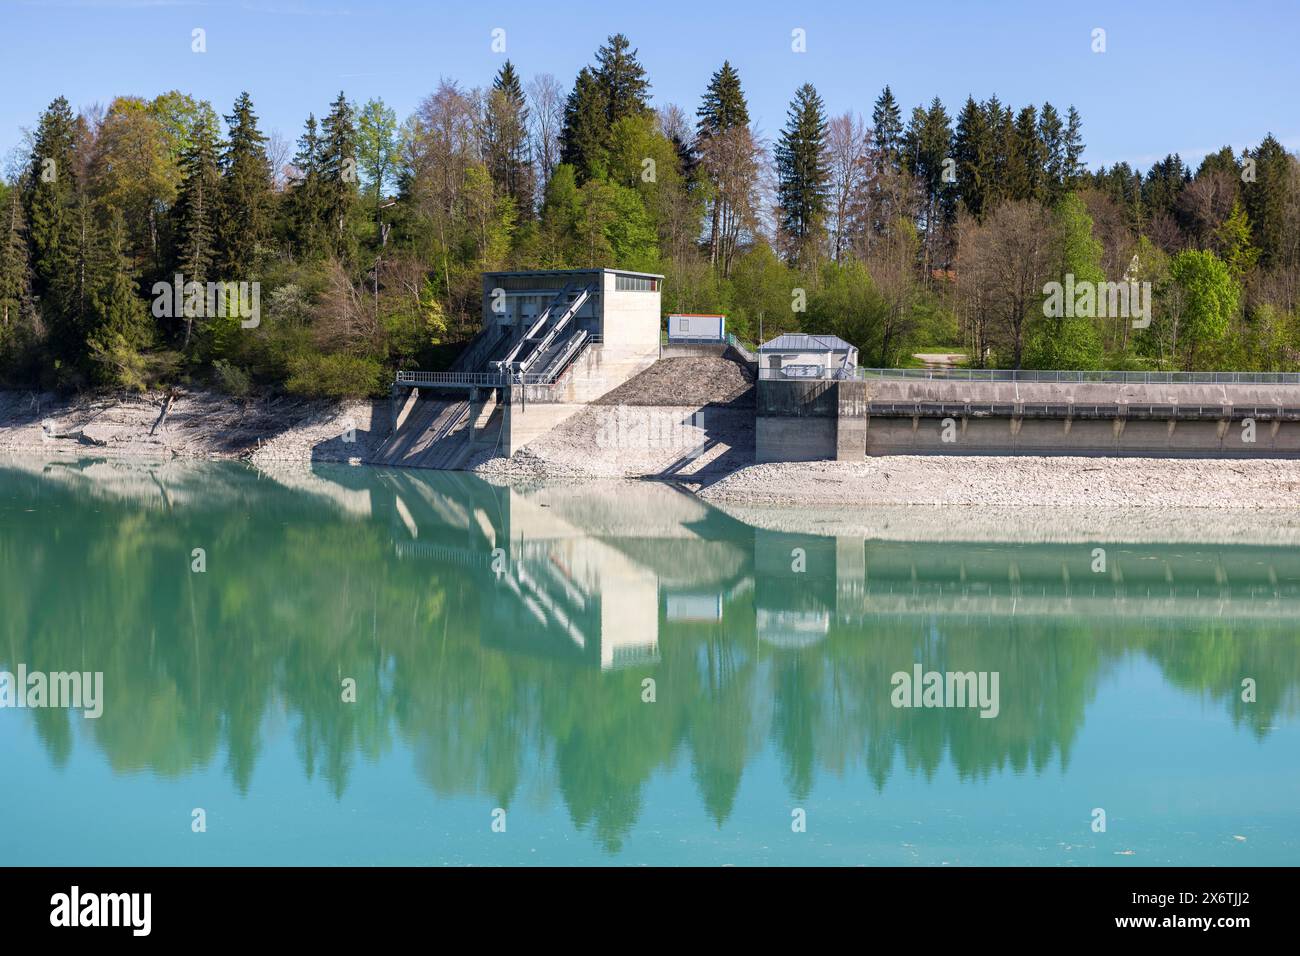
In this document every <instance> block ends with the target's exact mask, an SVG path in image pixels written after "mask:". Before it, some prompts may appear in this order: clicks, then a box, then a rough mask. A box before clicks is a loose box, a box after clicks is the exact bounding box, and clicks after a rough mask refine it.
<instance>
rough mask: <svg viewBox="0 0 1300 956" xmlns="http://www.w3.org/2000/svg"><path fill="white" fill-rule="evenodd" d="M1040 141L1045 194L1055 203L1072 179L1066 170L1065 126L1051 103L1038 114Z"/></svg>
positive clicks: (1045, 104) (1044, 106) (1044, 105)
mask: <svg viewBox="0 0 1300 956" xmlns="http://www.w3.org/2000/svg"><path fill="white" fill-rule="evenodd" d="M1038 140H1039V144H1040V146H1041V149H1042V163H1043V192H1044V194H1045V196H1046V198H1047V200H1048V201H1049V202H1055V201H1056V200H1057V199H1059V198H1060V197H1061V195H1062V193H1063V192H1064V191H1065V189H1066V188H1067V187H1066V183H1067V182H1068V180H1069V179H1070V177H1069V176H1068V175H1067V174H1066V169H1065V124H1063V123H1062V122H1061V114H1060V113H1058V112H1057V111H1056V107H1055V106H1053V105H1052V104H1051V103H1044V104H1043V109H1042V112H1041V113H1039V114H1038Z"/></svg>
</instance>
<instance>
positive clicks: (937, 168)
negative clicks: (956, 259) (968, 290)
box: [903, 96, 956, 274]
mask: <svg viewBox="0 0 1300 956" xmlns="http://www.w3.org/2000/svg"><path fill="white" fill-rule="evenodd" d="M951 154H952V129H951V125H950V123H949V120H948V112H947V110H945V109H944V107H943V103H941V102H940V101H939V98H938V97H937V96H936V97H935V98H934V100H933V101H932V102H931V103H930V108H929V109H928V110H926V109H922V108H921V107H919V106H918V107H917V108H916V109H914V110H913V111H912V118H911V121H910V122H909V123H908V126H907V129H906V131H904V133H903V165H904V166H905V167H906V168H907V170H908V172H910V173H911V174H912V175H913V176H914V177H916V180H917V182H918V183H920V185H921V190H922V209H921V214H922V220H923V222H922V223H921V225H923V226H924V233H923V242H922V249H923V252H924V259H925V263H924V265H925V268H926V272H927V274H928V272H929V268H930V265H931V264H932V263H933V262H934V261H935V260H936V258H937V256H938V249H939V244H940V242H941V239H942V235H943V230H944V229H945V227H946V226H947V225H948V224H949V223H950V222H951V220H952V216H953V213H954V212H955V206H954V204H955V200H956V189H955V188H949V187H950V186H951V185H952V184H949V183H946V182H945V181H944V173H945V168H946V167H945V161H946V160H947V159H948V158H949V157H950V156H951Z"/></svg>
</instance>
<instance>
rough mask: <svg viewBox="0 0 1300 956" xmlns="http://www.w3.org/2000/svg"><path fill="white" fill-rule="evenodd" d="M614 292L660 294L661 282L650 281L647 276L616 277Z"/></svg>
mask: <svg viewBox="0 0 1300 956" xmlns="http://www.w3.org/2000/svg"><path fill="white" fill-rule="evenodd" d="M614 290H615V291H616V292H658V291H659V280H658V279H650V278H647V277H646V276H625V275H616V276H614Z"/></svg>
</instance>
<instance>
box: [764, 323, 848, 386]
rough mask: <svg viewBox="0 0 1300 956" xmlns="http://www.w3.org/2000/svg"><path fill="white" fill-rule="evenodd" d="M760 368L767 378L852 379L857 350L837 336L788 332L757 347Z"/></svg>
mask: <svg viewBox="0 0 1300 956" xmlns="http://www.w3.org/2000/svg"><path fill="white" fill-rule="evenodd" d="M758 367H759V376H760V377H761V378H767V379H823V378H830V379H842V378H852V377H853V373H854V371H855V370H856V369H857V367H858V350H857V348H855V347H854V346H852V345H850V344H849V343H848V342H845V341H844V340H843V339H842V338H840V337H839V336H837V335H804V334H802V333H795V332H787V333H786V334H784V335H778V336H777V337H776V338H774V339H772V340H771V341H770V342H764V343H763V344H762V345H760V346H759V347H758Z"/></svg>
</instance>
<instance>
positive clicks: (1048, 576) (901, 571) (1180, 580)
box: [754, 530, 1300, 623]
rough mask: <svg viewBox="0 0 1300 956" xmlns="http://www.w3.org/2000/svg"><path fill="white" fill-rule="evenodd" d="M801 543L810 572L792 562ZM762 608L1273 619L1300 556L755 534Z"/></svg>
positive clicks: (1299, 595)
mask: <svg viewBox="0 0 1300 956" xmlns="http://www.w3.org/2000/svg"><path fill="white" fill-rule="evenodd" d="M795 549H802V551H803V553H804V555H805V558H804V560H805V564H806V570H805V571H803V572H799V571H795V570H793V568H792V563H793V561H794V558H793V557H792V552H794V550H795ZM754 565H755V571H756V574H757V575H758V578H759V587H758V589H757V593H758V595H759V598H758V607H759V609H760V613H761V612H762V611H763V610H767V611H769V612H773V611H775V610H777V609H785V610H786V611H787V612H788V611H790V610H792V609H793V610H797V611H799V612H800V613H803V614H804V615H806V616H808V617H809V619H810V620H811V619H812V618H813V617H815V616H816V614H817V613H818V612H824V613H827V614H831V613H833V614H834V616H835V617H836V618H837V619H838V620H840V621H841V622H844V623H854V622H863V621H867V620H870V619H882V618H902V619H905V618H914V617H918V616H920V617H926V618H930V617H957V618H970V619H994V618H1011V617H1021V618H1032V617H1044V616H1048V617H1077V618H1086V619H1089V620H1106V619H1112V620H1118V619H1125V620H1145V621H1156V620H1176V619H1208V620H1221V621H1234V620H1243V621H1248V620H1260V621H1272V620H1283V619H1287V618H1290V617H1292V616H1294V615H1296V614H1300V552H1298V551H1295V550H1277V549H1271V548H1260V547H1249V546H1221V547H1207V546H1204V545H1196V546H1182V545H1122V546H1109V547H1106V548H1104V549H1100V550H1098V549H1097V547H1096V546H1093V545H1088V544H1026V545H1011V544H998V545H981V544H972V543H965V542H948V543H943V544H933V543H927V544H916V543H910V542H893V541H867V540H864V539H862V538H849V537H841V538H831V537H825V536H808V535H798V534H788V533H782V532H775V531H763V530H756V531H755V544H754Z"/></svg>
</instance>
